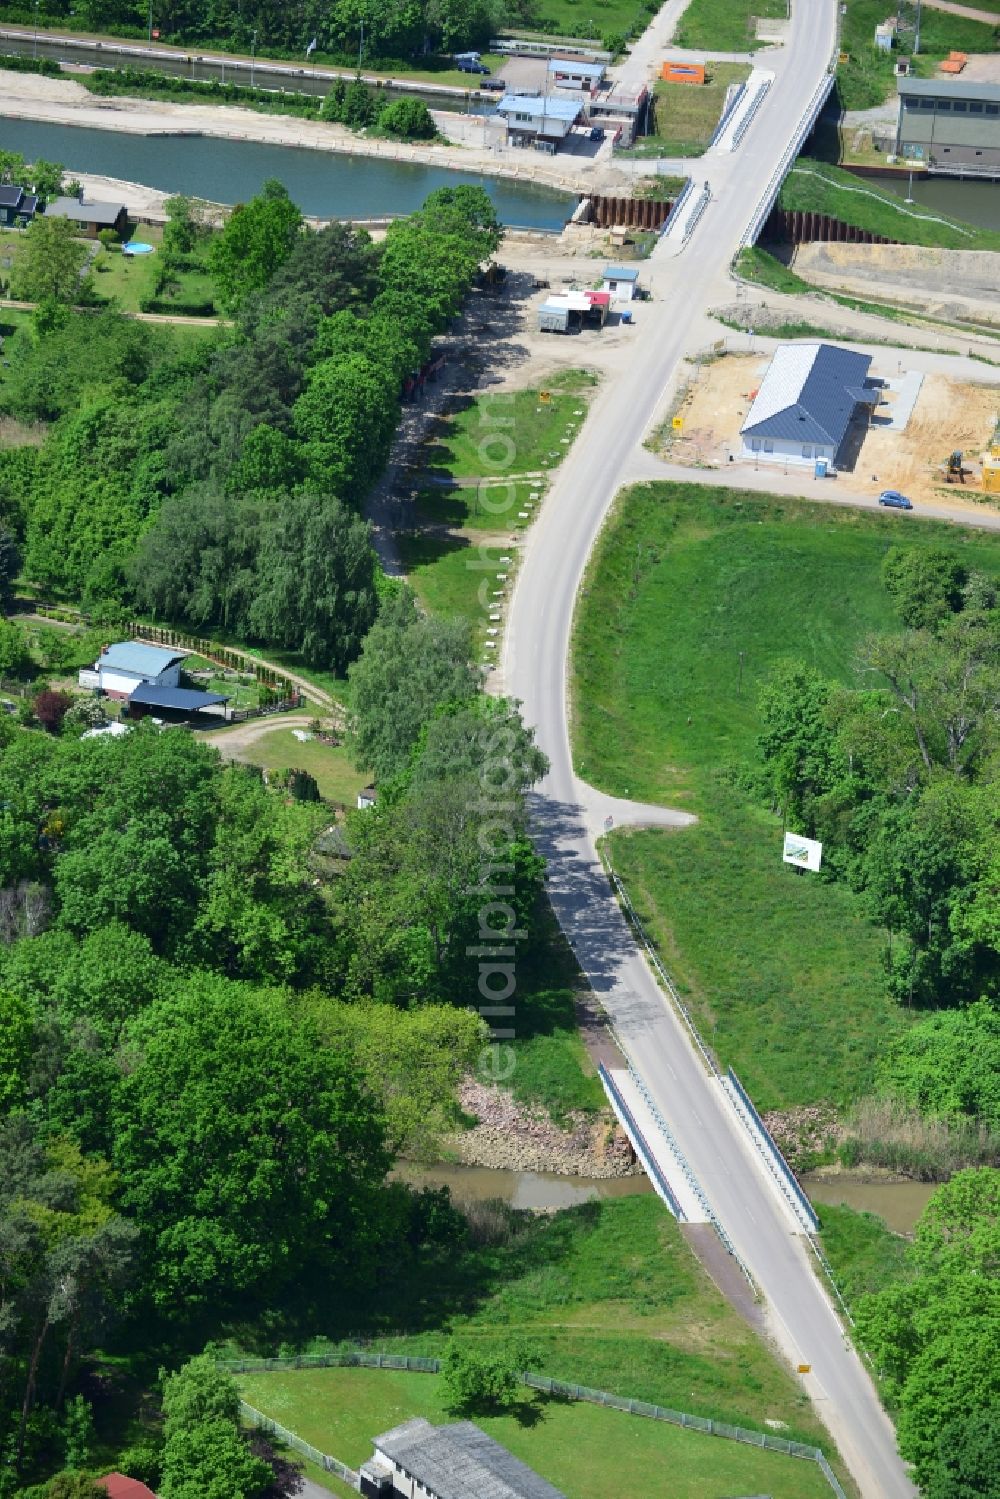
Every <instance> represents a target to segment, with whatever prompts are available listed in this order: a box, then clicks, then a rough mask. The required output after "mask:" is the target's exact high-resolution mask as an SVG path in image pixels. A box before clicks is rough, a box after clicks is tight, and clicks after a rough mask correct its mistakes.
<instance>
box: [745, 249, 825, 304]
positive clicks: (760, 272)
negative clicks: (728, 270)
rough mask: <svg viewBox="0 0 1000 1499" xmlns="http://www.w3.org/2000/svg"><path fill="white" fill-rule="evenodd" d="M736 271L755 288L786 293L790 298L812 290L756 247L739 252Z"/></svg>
mask: <svg viewBox="0 0 1000 1499" xmlns="http://www.w3.org/2000/svg"><path fill="white" fill-rule="evenodd" d="M736 270H737V272H738V273H739V275H741V276H742V277H743V279H744V280H745V281H752V282H753V283H754V285H755V286H769V287H770V288H771V290H772V291H780V292H787V293H788V294H789V295H790V296H799V295H800V294H804V293H806V292H810V291H812V290H813V288H812V287H811V286H810V285H809V283H808V281H803V279H802V277H801V276H797V275H796V274H795V272H794V271H791V270H789V269H788V266H786V265H784V264H783V263H782V262H781V261H780V260H778V259H777V258H776V257H775V256H774V255H769V254H768V252H767V251H766V250H761V249H759V248H758V246H757V245H749V246H748V247H747V249H745V250H741V251H740V253H739V255H738V256H737V257H736Z"/></svg>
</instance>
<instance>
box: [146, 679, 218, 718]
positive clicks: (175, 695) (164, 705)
mask: <svg viewBox="0 0 1000 1499" xmlns="http://www.w3.org/2000/svg"><path fill="white" fill-rule="evenodd" d="M228 701H229V698H228V697H225V696H223V694H222V693H220V692H197V691H195V690H194V689H193V688H191V687H161V686H160V685H159V684H158V683H156V682H140V684H139V686H138V687H137V688H136V689H135V691H134V692H133V693H131V695H130V696H129V700H128V712H129V717H130V718H142V717H143V716H144V714H145V713H146V712H149V713H152V712H154V711H162V710H165V711H166V712H168V713H179V714H182V715H183V716H184V717H185V718H189V717H190V716H191V714H192V713H202V712H204V710H205V709H206V708H220V707H222V705H223V704H224V703H228ZM137 708H138V709H141V710H143V711H141V712H136V709H137Z"/></svg>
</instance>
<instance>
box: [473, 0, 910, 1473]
mask: <svg viewBox="0 0 1000 1499" xmlns="http://www.w3.org/2000/svg"><path fill="white" fill-rule="evenodd" d="M834 16H835V5H834V3H833V0H814V3H812V4H799V5H797V6H794V7H793V22H792V32H791V36H790V39H789V45H788V46H787V47H786V48H785V49H783V51H782V52H780V53H772V54H769V56H768V66H769V67H773V69H774V71H775V73H776V75H777V76H776V79H775V83H774V85H773V87H772V88H771V90H770V93H769V94H768V96H767V98H766V99H765V101H764V104H763V105H762V107H761V108H760V110H759V111H758V114H757V116H756V118H755V120H754V122H753V124H752V125H751V127H750V130H749V132H748V134H747V136H746V139H745V140H744V143H743V145H742V147H741V148H740V149H739V150H738V151H736V152H734V153H730V154H727V155H725V156H721V155H720V156H716V157H713V156H706V157H704V158H702V159H701V160H700V161H699V162H698V163H697V164H696V167H695V170H696V173H697V176H698V178H699V179H701V178H708V179H709V180H711V182H712V185H713V194H714V196H713V201H712V203H711V204H710V206H709V208H708V210H707V211H706V213H705V214H704V216H703V217H702V219H701V222H700V224H699V225H698V227H697V229H696V230H695V233H694V235H693V237H692V239H691V241H690V243H689V245H688V246H687V248H686V249H685V250H684V251H683V252H682V253H681V254H679V255H677V256H676V257H671V256H670V254H669V250H668V248H667V247H663V248H662V249H658V250H657V251H656V252H654V256H653V258H652V259H651V260H650V261H649V262H647V263H646V266H645V267H644V272H643V279H644V280H645V281H647V282H648V283H651V286H652V291H653V296H654V300H653V301H652V302H648V303H640V304H638V306H637V309H636V314H635V315H636V319H637V322H636V328H635V357H634V359H633V361H632V362H631V364H630V366H629V368H628V369H627V370H626V371H625V372H624V373H623V374H622V375H620V376H618V377H616V378H615V379H614V380H613V381H607V382H605V384H604V385H603V386H602V387H601V389H600V390H599V392H598V394H597V396H596V399H595V400H594V402H593V404H592V406H591V410H590V414H589V416H588V418H587V420H586V423H585V425H584V427H583V428H582V430H581V433H580V436H579V437H578V439H577V441H576V443H575V445H574V447H573V448H572V450H571V452H570V455H569V457H568V458H567V459H566V461H565V462H564V464H563V465H562V467H561V468H560V470H559V473H558V477H557V478H556V480H555V482H554V484H553V487H552V489H551V491H550V493H549V495H548V497H547V498H546V502H545V505H544V506H543V507H542V508H541V513H540V515H539V518H538V520H537V521H536V523H535V525H534V527H533V528H532V529H531V531H530V532H529V533H528V541H527V544H526V547H525V555H524V558H523V559H522V566H521V570H520V573H519V576H518V580H517V584H516V587H515V591H514V595H513V598H512V600H511V608H510V615H509V619H508V625H507V630H506V634H505V641H504V652H503V658H502V672H501V680H502V685H503V689H504V690H505V691H506V692H508V693H510V694H512V695H513V696H515V697H518V698H520V699H521V700H522V702H523V703H524V708H525V715H526V718H527V720H528V722H529V723H532V724H534V726H535V728H536V731H537V735H538V740H539V743H540V744H541V746H542V748H543V749H544V750H545V752H546V754H547V755H548V756H549V760H550V762H551V770H550V772H549V775H548V776H547V777H546V779H545V781H544V782H543V784H542V785H541V787H540V788H539V793H538V796H537V798H536V806H535V817H536V830H537V839H538V842H539V844H540V846H541V848H542V850H543V852H544V853H545V855H546V857H547V859H548V864H549V892H550V895H551V898H552V902H553V906H554V908H555V911H556V914H557V916H558V918H559V921H560V923H561V925H562V926H563V928H564V930H565V931H566V933H567V935H568V937H569V939H570V941H571V942H572V944H573V947H574V949H575V951H576V954H577V957H578V958H579V960H580V962H581V964H582V966H583V968H584V970H585V972H586V973H587V975H588V978H589V979H590V982H591V984H592V985H593V988H594V991H595V993H596V994H597V995H598V997H599V999H600V1001H601V1003H602V1004H603V1006H604V1008H605V1009H606V1011H607V1012H608V1014H609V1015H610V1017H611V1019H612V1022H613V1024H614V1027H615V1030H616V1032H617V1034H618V1037H619V1039H620V1042H621V1044H622V1046H623V1047H624V1049H625V1051H626V1052H627V1054H628V1055H629V1057H630V1058H631V1059H632V1060H633V1061H634V1063H635V1065H636V1066H637V1068H638V1070H639V1071H640V1073H641V1075H642V1076H643V1078H644V1080H645V1082H646V1085H647V1087H648V1088H649V1090H650V1092H651V1093H652V1095H653V1097H654V1098H655V1100H656V1102H657V1104H658V1105H659V1107H660V1109H661V1111H662V1112H663V1114H664V1116H665V1117H666V1118H667V1120H668V1121H669V1123H670V1125H671V1128H672V1129H673V1130H674V1133H675V1134H676V1136H677V1138H678V1140H679V1142H680V1144H681V1148H682V1149H683V1150H684V1152H685V1154H686V1155H687V1157H688V1159H689V1160H690V1162H691V1163H692V1165H693V1167H694V1169H695V1171H696V1172H697V1174H698V1176H699V1178H700V1181H701V1183H702V1186H703V1188H704V1189H705V1191H706V1193H707V1195H708V1197H709V1200H710V1201H711V1203H712V1206H713V1208H714V1209H715V1211H716V1213H717V1214H718V1216H719V1217H720V1219H721V1220H722V1222H723V1224H724V1225H725V1227H726V1229H727V1231H728V1233H729V1234H730V1236H731V1238H732V1240H733V1242H734V1244H735V1245H736V1248H737V1250H738V1251H739V1253H740V1255H741V1256H742V1257H743V1259H744V1260H745V1261H746V1263H747V1264H748V1265H749V1267H750V1269H751V1270H752V1272H753V1274H754V1277H755V1278H756V1280H757V1283H758V1285H759V1286H760V1288H761V1290H762V1292H763V1294H764V1296H765V1298H766V1302H767V1321H768V1328H769V1331H770V1332H771V1333H772V1335H773V1336H774V1338H775V1339H776V1341H777V1342H778V1344H779V1346H780V1347H781V1348H782V1350H783V1351H784V1353H785V1354H786V1356H787V1357H788V1358H789V1359H790V1360H791V1362H792V1363H793V1365H798V1364H800V1363H801V1364H808V1365H810V1368H811V1372H810V1373H808V1374H805V1375H803V1376H802V1378H803V1384H804V1387H805V1388H806V1390H807V1391H808V1393H809V1394H810V1396H811V1397H812V1399H813V1401H814V1403H815V1406H816V1409H817V1410H818V1412H819V1414H820V1416H821V1417H822V1419H823V1420H824V1421H825V1423H826V1425H827V1427H828V1429H829V1430H830V1432H831V1434H832V1436H833V1438H834V1440H835V1441H836V1443H837V1446H838V1448H839V1449H840V1452H841V1454H842V1456H843V1458H844V1460H845V1462H846V1463H847V1465H848V1467H849V1468H850V1471H851V1473H852V1475H853V1477H854V1479H855V1481H856V1483H857V1485H858V1487H859V1489H860V1490H861V1492H862V1494H863V1495H864V1496H866V1499H910V1496H912V1495H913V1494H914V1493H915V1489H914V1487H913V1485H912V1484H911V1482H910V1480H909V1478H908V1476H907V1473H906V1470H905V1468H904V1465H903V1463H902V1462H901V1460H900V1458H899V1457H898V1454H897V1451H896V1441H895V1434H894V1432H893V1429H892V1426H891V1423H890V1422H889V1420H888V1418H887V1416H886V1415H885V1413H884V1411H883V1410H882V1407H881V1405H880V1404H879V1401H878V1398H877V1396H876V1393H875V1390H874V1388H873V1386H872V1383H871V1381H870V1379H869V1377H868V1375H867V1373H866V1371H865V1368H864V1366H863V1364H862V1363H861V1360H860V1359H859V1358H858V1356H857V1354H856V1353H855V1352H854V1351H853V1349H852V1347H851V1346H850V1344H849V1343H848V1341H847V1339H846V1338H845V1336H844V1333H843V1331H842V1329H841V1327H840V1324H839V1322H838V1320H837V1318H836V1316H835V1314H834V1312H833V1309H832V1307H831V1305H830V1303H829V1301H828V1300H827V1297H826V1294H825V1292H824V1291H823V1289H822V1287H821V1285H820V1283H819V1281H818V1279H817V1278H816V1275H815V1274H814V1271H813V1269H812V1266H811V1265H810V1263H809V1259H808V1250H807V1248H806V1247H805V1245H804V1243H803V1241H802V1240H801V1238H799V1237H798V1236H796V1235H795V1234H794V1233H793V1232H791V1230H790V1228H789V1225H788V1222H787V1219H786V1217H785V1215H784V1211H783V1209H782V1208H781V1207H780V1205H779V1203H778V1202H777V1200H776V1198H775V1196H774V1194H773V1192H772V1189H771V1188H770V1186H769V1184H768V1183H767V1181H766V1180H765V1179H764V1178H763V1176H762V1175H761V1174H760V1173H761V1168H760V1167H759V1165H758V1164H757V1162H756V1161H755V1160H754V1159H753V1157H752V1155H751V1152H750V1148H749V1146H748V1144H747V1142H746V1140H745V1137H744V1136H743V1134H742V1132H741V1130H740V1127H739V1126H738V1125H737V1123H736V1121H735V1119H734V1116H733V1114H732V1112H731V1110H730V1109H729V1107H728V1106H727V1105H726V1103H725V1102H724V1100H723V1098H722V1096H721V1092H720V1091H719V1090H718V1088H717V1085H716V1084H715V1083H713V1082H712V1081H711V1080H710V1078H709V1077H708V1076H707V1074H706V1073H705V1071H704V1069H703V1066H702V1064H701V1062H700V1061H699V1060H698V1059H697V1057H696V1056H695V1054H694V1052H693V1050H692V1048H691V1046H690V1045H689V1043H688V1040H687V1038H686V1036H685V1034H684V1032H683V1031H682V1029H681V1027H680V1023H679V1022H678V1021H677V1019H676V1018H675V1016H674V1014H673V1012H672V1011H671V1010H670V1009H669V1008H668V1006H667V1003H666V1000H665V998H664V996H663V995H662V993H661V991H660V989H659V988H658V986H657V984H656V982H655V980H654V978H653V976H652V973H651V971H650V969H649V967H648V966H647V964H646V962H645V960H644V959H643V958H642V957H641V956H640V955H639V953H638V951H637V949H636V947H635V945H634V943H633V941H632V937H631V934H630V932H629V930H628V928H627V927H626V925H625V923H624V921H623V919H622V917H621V915H620V913H619V911H618V908H617V906H616V904H615V902H614V901H613V899H612V898H611V895H610V892H609V889H608V884H607V880H606V878H605V877H604V874H603V872H602V870H601V867H600V863H599V861H598V859H597V855H596V851H595V840H596V839H597V838H598V837H599V836H600V834H601V832H602V831H603V818H604V815H605V814H606V811H607V806H608V799H607V798H606V797H605V796H603V795H602V794H601V793H598V792H596V791H594V790H593V788H591V787H588V786H586V785H585V784H583V783H582V782H580V781H579V780H578V779H577V778H576V776H575V775H574V772H573V763H572V755H571V750H570V742H569V729H568V704H567V664H568V649H569V639H570V630H571V623H572V618H573V608H574V602H575V599H576V594H577V590H578V587H579V585H580V582H581V578H582V575H583V571H584V568H585V566H586V562H587V558H588V556H589V554H590V551H591V547H592V546H593V543H594V540H595V538H596V536H597V534H598V531H599V530H600V526H601V523H602V521H603V518H604V516H605V514H606V513H607V510H608V507H609V505H610V504H611V501H612V499H613V497H614V494H615V492H616V490H617V488H618V486H619V484H620V482H621V481H622V479H623V478H624V477H625V476H627V475H628V474H629V473H630V472H631V471H634V470H635V468H636V467H637V466H638V464H639V455H640V454H641V452H642V449H641V440H642V437H643V434H644V432H645V430H646V428H647V426H648V425H649V423H650V421H651V419H652V418H653V416H654V414H655V412H656V410H657V407H658V406H659V404H660V402H661V400H662V398H663V394H664V391H665V390H666V388H667V387H668V385H669V382H670V380H671V377H672V376H673V374H674V372H675V370H676V367H677V364H678V361H679V360H680V358H681V356H682V355H683V354H684V352H685V349H686V347H687V346H688V344H689V343H690V341H691V336H692V333H694V332H696V330H697V324H698V320H699V318H700V316H701V314H702V313H703V311H704V310H705V309H706V308H707V307H710V306H712V305H715V304H717V303H718V302H719V301H720V300H724V299H725V297H726V295H727V289H728V282H727V279H726V268H727V266H728V264H729V262H730V260H731V258H732V255H733V254H734V252H735V250H736V248H737V247H738V244H739V240H740V238H741V235H742V233H743V231H744V229H745V228H746V226H747V225H748V223H749V222H750V220H751V218H752V215H753V212H754V209H755V208H756V206H757V202H758V199H759V196H760V194H761V193H762V191H763V189H764V185H765V184H766V183H767V182H768V180H769V179H770V177H771V175H772V173H773V171H774V170H775V169H776V168H777V166H778V164H779V162H780V159H781V155H782V152H783V150H784V148H785V146H786V144H787V140H788V136H789V132H790V131H791V130H792V129H793V128H794V124H795V122H796V121H798V120H799V118H800V117H801V115H802V113H803V111H804V109H805V107H806V105H807V103H808V101H809V100H810V99H811V97H812V96H813V93H814V91H815V89H816V87H817V84H818V82H819V80H820V78H821V76H822V73H823V71H824V69H825V67H826V65H827V61H828V58H829V56H830V51H831V47H832V44H833V36H834ZM654 25H655V22H654ZM663 645H664V660H665V662H666V663H667V664H669V653H670V637H669V620H665V621H664V642H663ZM617 812H618V815H617V817H616V821H617V822H619V823H620V822H621V821H623V820H627V819H628V816H629V812H628V809H627V807H624V806H619V807H618V809H617ZM640 820H642V821H645V820H646V818H645V816H644V815H642V814H640ZM792 982H794V976H793V975H791V974H790V975H789V983H790V984H791V983H792ZM514 1023H515V1025H516V1017H515V1021H514Z"/></svg>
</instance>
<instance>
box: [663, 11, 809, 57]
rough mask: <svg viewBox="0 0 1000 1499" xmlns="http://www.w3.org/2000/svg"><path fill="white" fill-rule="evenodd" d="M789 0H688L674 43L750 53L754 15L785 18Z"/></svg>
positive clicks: (755, 34) (753, 38)
mask: <svg viewBox="0 0 1000 1499" xmlns="http://www.w3.org/2000/svg"><path fill="white" fill-rule="evenodd" d="M788 3H789V0H691V4H690V5H689V6H688V8H687V10H685V12H684V14H683V15H682V16H681V19H680V22H679V24H678V27H677V30H676V32H675V33H674V45H675V46H677V47H693V48H695V49H696V50H698V49H701V50H705V51H711V52H749V51H750V50H751V48H753V47H755V46H757V45H758V43H757V40H756V36H757V28H756V25H755V21H756V18H757V17H760V18H761V19H764V20H784V18H785V17H786V16H787V15H788Z"/></svg>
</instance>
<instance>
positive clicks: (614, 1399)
mask: <svg viewBox="0 0 1000 1499" xmlns="http://www.w3.org/2000/svg"><path fill="white" fill-rule="evenodd" d="M218 1363H219V1364H220V1365H221V1366H222V1368H224V1369H229V1370H230V1371H231V1372H232V1373H233V1374H259V1373H271V1372H274V1371H276V1370H280V1369H327V1368H357V1367H361V1368H366V1369H403V1370H408V1371H409V1372H411V1373H423V1374H439V1373H440V1372H441V1360H440V1359H436V1358H417V1357H414V1356H413V1355H411V1354H405V1353H378V1352H375V1353H369V1352H366V1351H365V1350H364V1349H361V1348H352V1349H349V1350H347V1351H342V1352H338V1353H301V1354H296V1355H295V1356H293V1357H291V1358H256V1359H255V1358H243V1359H219V1360H218ZM521 1382H522V1384H525V1385H527V1387H528V1388H529V1389H531V1390H540V1391H541V1392H542V1393H543V1394H545V1395H557V1396H561V1397H562V1398H563V1399H566V1400H583V1401H586V1402H587V1403H588V1404H589V1405H604V1406H608V1407H609V1408H610V1409H611V1410H617V1411H624V1412H625V1414H626V1415H629V1416H644V1417H645V1418H646V1419H647V1420H651V1421H667V1422H669V1423H670V1425H672V1426H682V1427H684V1428H685V1430H687V1431H700V1432H701V1433H702V1434H703V1435H705V1436H712V1437H724V1438H725V1439H726V1440H727V1441H730V1442H743V1443H745V1444H746V1445H747V1446H749V1447H760V1448H762V1449H763V1450H765V1451H767V1452H777V1453H780V1454H782V1455H783V1456H784V1457H800V1458H804V1459H805V1460H806V1461H807V1462H813V1463H815V1464H816V1466H817V1467H818V1468H819V1470H820V1472H821V1473H822V1474H823V1477H824V1478H825V1479H826V1481H827V1483H828V1484H829V1485H830V1488H831V1489H832V1490H833V1492H834V1494H835V1495H836V1496H837V1499H847V1495H846V1494H845V1493H844V1490H843V1488H842V1487H841V1485H840V1483H839V1482H838V1479H837V1475H836V1474H835V1473H834V1472H833V1469H832V1468H831V1467H830V1464H829V1463H828V1462H827V1460H826V1457H825V1456H824V1455H823V1453H822V1451H821V1450H820V1449H819V1448H818V1447H810V1446H808V1445H807V1444H806V1443H804V1442H791V1441H789V1440H788V1439H787V1438H786V1437H777V1436H772V1435H771V1433H770V1432H768V1431H750V1430H749V1429H748V1428H746V1427H744V1426H732V1425H730V1424H729V1422H728V1421H716V1420H714V1419H713V1418H711V1417H709V1416H693V1415H691V1414H690V1412H688V1411H675V1410H670V1409H669V1408H668V1407H666V1406H662V1405H652V1404H650V1403H649V1402H648V1401H645V1400H630V1399H628V1398H627V1397H626V1396H624V1395H612V1394H610V1392H609V1391H607V1390H592V1389H590V1388H589V1387H588V1386H587V1385H579V1384H571V1383H569V1382H567V1381H565V1380H561V1379H550V1378H549V1377H548V1375H545V1374H531V1373H524V1374H522V1375H521ZM241 1404H243V1409H244V1412H248V1411H249V1412H251V1413H252V1415H251V1416H250V1417H248V1419H252V1420H253V1421H254V1424H255V1425H264V1426H265V1428H266V1429H267V1430H270V1431H272V1432H273V1433H274V1434H275V1435H276V1436H278V1437H280V1438H281V1440H282V1441H286V1442H288V1445H289V1446H290V1447H293V1448H294V1450H295V1451H296V1452H301V1453H302V1454H303V1455H304V1456H305V1457H308V1458H309V1460H310V1462H315V1463H319V1465H320V1466H321V1467H322V1466H324V1465H333V1466H327V1471H328V1472H331V1473H338V1474H340V1476H341V1477H343V1476H344V1474H343V1473H342V1472H341V1469H343V1468H344V1464H343V1463H339V1462H338V1461H337V1459H336V1458H332V1457H328V1456H326V1455H325V1454H323V1453H321V1452H318V1451H317V1449H316V1448H315V1447H310V1446H309V1443H308V1442H303V1441H302V1439H301V1438H300V1437H297V1436H295V1434H294V1433H293V1432H286V1431H285V1429H284V1427H281V1426H279V1425H278V1424H277V1423H276V1422H273V1421H270V1420H269V1419H268V1418H267V1417H266V1416H262V1415H261V1413H260V1412H259V1411H255V1410H254V1408H253V1406H248V1405H246V1404H245V1403H242V1402H241ZM307 1449H308V1450H307ZM344 1471H345V1472H346V1473H347V1474H349V1475H350V1477H347V1478H345V1479H344V1481H345V1482H346V1483H350V1482H351V1481H352V1480H353V1479H355V1478H356V1476H357V1475H356V1474H354V1473H353V1472H352V1470H351V1469H350V1468H347V1469H345V1470H344ZM355 1487H357V1484H355Z"/></svg>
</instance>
